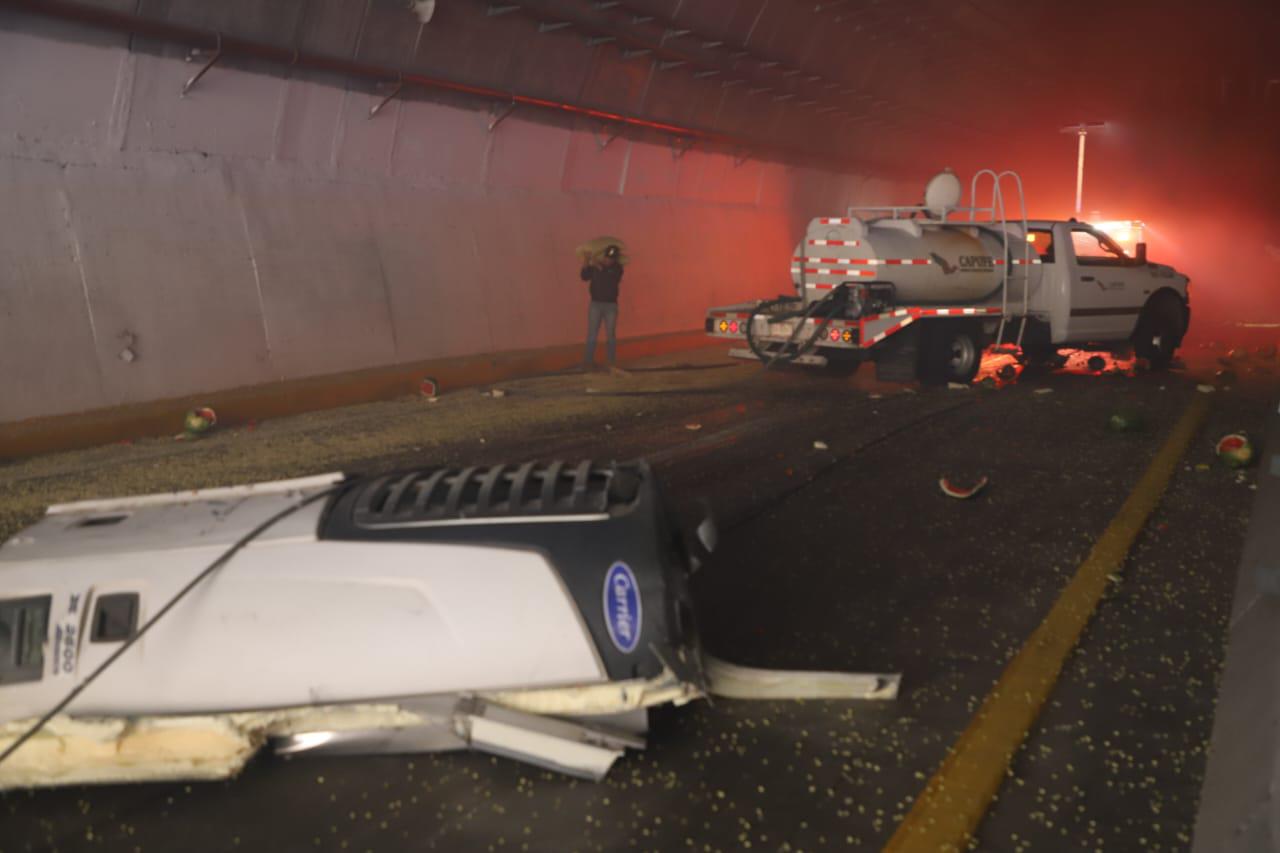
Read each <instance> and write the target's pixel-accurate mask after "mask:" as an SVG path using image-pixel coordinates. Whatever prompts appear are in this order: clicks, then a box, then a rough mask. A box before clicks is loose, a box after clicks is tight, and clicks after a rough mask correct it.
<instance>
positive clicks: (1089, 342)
mask: <svg viewBox="0 0 1280 853" xmlns="http://www.w3.org/2000/svg"><path fill="white" fill-rule="evenodd" d="M983 175H990V176H991V177H992V178H994V179H995V181H994V182H993V186H994V187H995V189H994V190H993V201H992V204H991V206H990V207H988V208H975V207H966V208H961V207H958V206H957V203H958V201H959V198H960V183H959V181H958V180H957V179H956V178H955V176H954V175H953V174H951V173H950V172H943V173H941V174H939V175H938V176H936V177H935V178H934V179H933V180H932V181H930V183H929V186H928V188H927V189H926V193H925V203H924V204H923V205H920V206H911V207H885V208H853V209H850V210H849V211H848V212H847V213H846V215H845V216H839V217H819V218H816V219H813V220H812V221H811V222H810V223H809V227H808V229H807V230H806V233H805V237H804V240H803V241H802V242H801V243H800V244H799V245H798V246H797V247H796V249H795V252H794V255H793V258H792V263H791V273H792V281H793V283H794V285H795V288H796V294H795V295H794V296H792V295H786V296H782V297H779V298H777V299H770V300H761V301H757V302H750V303H744V304H739V305H729V306H723V307H717V308H712V309H710V310H709V311H708V312H707V317H706V331H707V333H708V334H709V335H712V336H713V337H718V338H725V339H727V340H736V341H740V342H743V343H745V344H746V346H745V347H742V348H736V349H734V350H732V351H731V354H732V355H735V356H740V357H745V358H758V359H760V360H761V361H763V362H765V363H766V364H774V363H779V362H783V363H788V362H789V363H797V364H806V365H813V366H824V367H828V368H832V369H836V370H842V369H856V367H857V365H858V364H860V363H861V362H862V361H866V360H871V361H874V362H876V366H877V374H878V375H880V376H881V377H882V378H886V379H893V380H907V379H911V378H919V379H920V380H921V381H924V382H926V383H942V382H969V381H972V379H973V377H974V376H975V375H976V374H977V371H978V368H979V366H980V364H981V359H982V353H983V351H984V350H985V349H986V347H988V346H989V345H991V344H1002V345H1016V346H1017V347H1018V348H1019V351H1020V353H1021V356H1022V357H1023V358H1024V359H1025V360H1026V361H1028V362H1051V361H1053V360H1054V359H1056V358H1057V357H1058V351H1059V350H1060V349H1064V348H1068V347H1071V348H1090V349H1099V350H1111V351H1117V352H1127V351H1129V350H1130V349H1131V350H1132V351H1133V352H1134V354H1136V355H1137V356H1138V357H1141V358H1144V359H1146V360H1147V361H1148V362H1149V363H1150V364H1151V366H1152V367H1154V368H1162V367H1166V366H1168V364H1169V362H1170V361H1171V360H1172V358H1173V354H1174V351H1175V350H1176V349H1177V347H1178V346H1179V345H1180V344H1181V343H1182V339H1183V336H1184V335H1185V334H1186V331H1187V327H1188V324H1189V322H1190V316H1191V314H1190V307H1189V302H1188V294H1189V290H1190V287H1189V284H1188V279H1187V276H1185V275H1182V274H1180V273H1178V272H1177V271H1176V270H1174V269H1173V268H1172V267H1169V266H1165V265H1163V264H1156V263H1152V262H1150V261H1148V260H1147V257H1146V245H1145V244H1142V243H1139V244H1138V245H1137V247H1136V249H1135V252H1134V256H1133V257H1130V256H1128V255H1126V254H1125V252H1124V251H1123V250H1122V249H1121V248H1120V247H1119V246H1118V245H1117V244H1116V242H1115V241H1114V240H1112V239H1111V238H1110V237H1108V236H1107V235H1106V234H1105V233H1103V232H1102V231H1099V230H1097V229H1095V228H1094V227H1092V226H1090V225H1089V224H1088V223H1086V222H1079V221H1077V220H1075V219H1070V220H1066V221H1060V220H1032V219H1027V218H1025V216H1024V217H1022V218H1019V219H1018V220H1016V221H1011V220H1009V219H1008V218H1007V217H1005V215H1004V202H1003V199H1002V198H1001V194H1000V190H999V184H1000V179H1005V180H1009V179H1010V177H1009V176H1012V179H1013V180H1017V176H1016V175H1013V174H1012V173H1003V174H1002V175H1000V176H996V175H995V174H994V173H992V172H983V173H979V175H976V176H975V177H974V182H973V185H972V187H971V196H972V195H973V194H975V191H976V189H977V186H978V179H979V178H980V177H982V176H983ZM1018 190H1019V194H1020V193H1021V182H1020V181H1018ZM859 213H863V214H864V216H859V215H858V214H859ZM965 213H967V214H968V216H967V218H956V216H957V214H965ZM865 214H872V215H865ZM979 214H983V215H985V216H986V217H987V218H985V219H981V220H980V219H979V218H978V215H979Z"/></svg>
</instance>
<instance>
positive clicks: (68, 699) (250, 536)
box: [0, 483, 345, 764]
mask: <svg viewBox="0 0 1280 853" xmlns="http://www.w3.org/2000/svg"><path fill="white" fill-rule="evenodd" d="M344 485H345V484H344V483H339V484H336V485H334V486H330V487H329V488H327V489H325V490H324V491H321V492H317V493H316V494H314V495H311V496H309V497H307V498H306V499H304V500H302V501H299V502H298V503H296V504H293V505H292V506H289V507H286V508H285V509H282V510H281V511H280V512H277V513H276V514H275V515H273V516H271V517H270V518H268V519H267V520H266V521H264V522H262V523H261V524H259V525H258V526H257V527H255V528H253V530H250V531H249V532H248V533H246V534H245V535H244V536H241V537H240V538H239V539H238V540H236V542H235V544H233V545H232V546H231V547H230V548H228V549H227V550H225V551H223V552H222V553H221V554H220V555H218V558H217V559H216V560H214V561H213V562H212V563H210V564H209V565H207V566H205V567H204V569H203V570H201V572H200V574H198V575H196V576H195V577H194V578H192V579H191V580H190V581H188V582H187V585H186V586H184V587H183V588H182V589H180V590H178V591H177V592H176V593H175V594H174V596H173V597H172V598H170V599H169V601H168V602H166V603H165V605H164V607H161V608H160V609H159V610H157V611H156V612H155V615H154V616H152V617H151V618H150V619H148V620H147V621H146V622H145V623H144V624H143V626H142V627H141V628H139V629H138V630H137V633H135V634H134V635H133V636H132V637H130V638H129V639H127V640H125V641H124V642H123V643H122V644H121V645H120V648H118V649H116V650H115V651H114V652H112V654H111V656H110V657H108V658H107V659H106V660H104V661H103V662H102V663H101V664H99V665H98V668H97V669H95V670H94V671H93V672H91V673H90V674H89V675H88V676H87V677H86V678H85V679H84V680H83V681H81V682H80V683H79V684H77V685H76V686H75V687H73V688H71V690H70V691H69V692H68V693H67V695H66V696H64V697H62V700H61V701H59V702H58V704H56V705H54V706H53V707H52V708H51V709H50V710H49V711H48V712H47V713H45V715H44V716H42V717H41V718H40V719H38V720H36V721H35V723H33V724H32V725H31V727H30V728H28V729H27V730H26V731H25V732H23V733H22V735H21V736H20V737H19V738H18V739H17V740H15V741H14V742H13V743H11V744H9V746H8V747H7V748H6V749H5V751H4V752H2V753H0V764H3V763H4V761H5V759H7V758H8V757H9V756H11V755H13V754H14V753H15V752H17V751H18V748H19V747H21V746H22V745H23V744H24V743H26V742H27V741H29V740H31V738H33V737H35V735H36V734H37V733H38V732H39V731H40V730H41V729H43V728H44V727H45V726H46V725H47V724H48V723H49V721H50V720H52V719H53V718H54V717H56V716H57V715H58V714H60V713H62V711H63V710H65V709H66V707H67V706H68V705H70V704H71V703H72V702H74V701H75V699H76V697H77V696H79V695H80V694H81V693H83V692H84V691H85V689H86V688H87V687H88V686H89V685H90V684H92V683H93V682H94V681H96V680H97V679H98V676H100V675H102V673H104V672H106V671H107V668H108V667H109V666H111V665H112V664H113V663H115V662H116V661H117V660H119V659H120V656H121V655H123V654H124V653H125V652H127V651H128V650H129V649H130V648H132V647H133V644H134V643H136V642H138V640H140V639H142V636H143V634H146V633H147V631H150V630H151V627H152V626H153V625H155V624H156V623H157V622H159V621H160V620H161V619H162V618H163V617H164V615H165V614H166V613H168V612H169V611H170V610H172V609H173V608H174V606H175V605H177V603H178V602H179V601H181V600H182V599H183V598H184V597H185V596H186V595H187V593H189V592H191V590H193V589H195V588H196V586H197V585H199V583H200V582H201V581H203V580H204V579H205V578H207V577H208V576H209V575H211V574H213V572H214V571H215V570H217V569H219V568H221V567H222V566H224V565H226V563H227V562H228V561H229V560H230V559H231V558H232V557H234V556H235V555H236V554H237V553H238V552H239V551H240V549H242V548H244V546H246V545H248V544H249V543H250V542H252V541H253V540H254V539H257V538H258V537H259V536H261V535H262V534H263V533H264V532H265V531H266V530H267V529H269V528H270V527H271V526H272V525H274V524H275V523H276V522H278V521H280V520H281V519H282V518H285V517H287V516H290V515H293V514H294V513H295V512H297V511H298V510H300V509H302V508H303V507H304V506H307V505H308V504H312V503H315V502H316V501H318V500H320V499H321V498H324V497H328V496H329V495H331V494H333V493H334V492H336V491H338V490H339V489H341V488H343V486H344Z"/></svg>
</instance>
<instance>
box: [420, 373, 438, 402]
mask: <svg viewBox="0 0 1280 853" xmlns="http://www.w3.org/2000/svg"><path fill="white" fill-rule="evenodd" d="M418 390H419V391H421V392H422V396H424V397H438V396H439V395H440V382H439V380H437V379H436V378H435V377H434V376H424V377H422V381H421V382H420V383H418Z"/></svg>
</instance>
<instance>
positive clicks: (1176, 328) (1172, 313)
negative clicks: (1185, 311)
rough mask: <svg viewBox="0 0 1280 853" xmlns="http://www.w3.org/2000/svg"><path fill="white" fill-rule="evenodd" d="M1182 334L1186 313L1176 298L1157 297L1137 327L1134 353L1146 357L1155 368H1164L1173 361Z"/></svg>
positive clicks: (1134, 337)
mask: <svg viewBox="0 0 1280 853" xmlns="http://www.w3.org/2000/svg"><path fill="white" fill-rule="evenodd" d="M1182 334H1183V328H1182V313H1181V311H1179V310H1178V306H1177V304H1176V303H1175V302H1174V300H1172V299H1157V300H1154V301H1152V302H1151V303H1150V304H1149V305H1147V307H1146V309H1145V310H1144V311H1143V312H1142V316H1141V318H1139V320H1138V326H1137V328H1135V329H1134V330H1133V352H1134V355H1136V356H1138V358H1145V359H1146V360H1147V362H1148V363H1150V365H1151V368H1152V369H1153V370H1164V369H1165V368H1167V367H1168V366H1169V363H1170V362H1172V361H1173V354H1174V351H1175V350H1177V348H1178V344H1179V343H1180V341H1181V338H1182Z"/></svg>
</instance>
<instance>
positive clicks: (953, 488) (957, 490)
mask: <svg viewBox="0 0 1280 853" xmlns="http://www.w3.org/2000/svg"><path fill="white" fill-rule="evenodd" d="M987 482H988V480H987V478H986V477H983V478H981V479H980V480H978V481H977V482H976V483H974V484H973V485H972V486H962V485H960V484H959V483H957V482H955V481H954V480H950V479H948V478H946V477H942V478H940V479H939V480H938V486H939V488H941V489H942V493H943V494H944V495H946V496H947V497H949V498H959V499H960V500H965V499H967V498H971V497H973V496H974V495H976V494H977V493H978V492H980V491H982V490H983V489H984V488H986V485H987Z"/></svg>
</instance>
